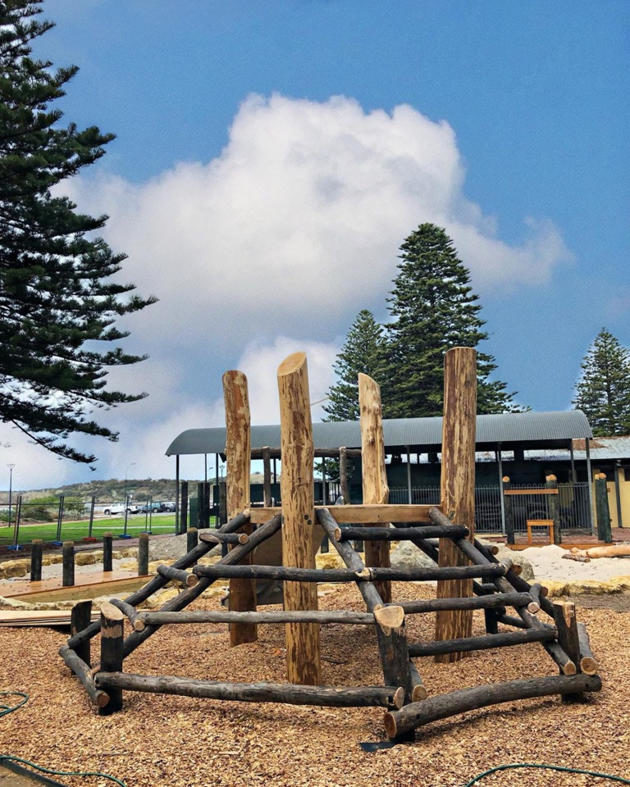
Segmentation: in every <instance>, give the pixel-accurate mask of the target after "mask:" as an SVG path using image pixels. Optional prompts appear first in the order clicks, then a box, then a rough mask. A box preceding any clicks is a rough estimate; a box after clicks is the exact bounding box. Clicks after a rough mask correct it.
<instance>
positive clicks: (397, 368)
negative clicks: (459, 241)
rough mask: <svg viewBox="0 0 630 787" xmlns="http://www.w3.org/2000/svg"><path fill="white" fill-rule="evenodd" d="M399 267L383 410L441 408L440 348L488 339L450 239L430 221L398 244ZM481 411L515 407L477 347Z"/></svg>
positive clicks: (410, 414)
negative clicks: (494, 379) (490, 377)
mask: <svg viewBox="0 0 630 787" xmlns="http://www.w3.org/2000/svg"><path fill="white" fill-rule="evenodd" d="M400 251H401V253H400V255H399V258H400V260H401V261H400V263H399V264H398V274H397V276H396V278H395V280H394V288H393V290H392V292H391V293H390V297H389V298H388V299H387V301H388V304H389V311H390V313H391V316H392V321H391V322H390V323H388V324H387V325H386V330H387V334H388V335H387V369H386V372H385V374H384V375H383V379H384V385H383V387H382V394H383V412H384V415H385V417H387V418H416V417H422V416H432V415H441V414H442V400H443V379H444V354H445V352H446V351H447V350H448V349H449V348H451V347H456V346H460V347H461V346H463V347H475V348H477V347H478V345H479V344H480V342H482V341H484V340H485V339H487V336H488V334H487V333H486V332H485V331H484V330H483V326H484V324H485V322H484V320H482V319H481V317H480V311H481V305H480V304H479V298H478V296H477V295H475V294H474V293H473V291H472V288H471V286H470V274H469V272H468V270H467V268H466V267H465V266H464V264H463V263H462V261H461V260H460V259H459V258H458V256H457V252H456V250H455V248H454V246H453V242H452V241H451V239H450V238H449V237H448V236H447V234H446V233H445V231H444V230H443V229H441V228H440V227H437V226H435V225H434V224H421V225H420V226H419V227H418V229H417V230H415V231H414V232H412V233H411V235H409V237H408V238H407V239H406V240H405V241H404V243H403V244H402V246H401V247H400ZM477 368H478V393H477V409H478V412H479V413H499V412H505V411H507V410H513V409H515V406H514V404H513V402H512V394H509V393H507V392H506V390H505V389H506V385H505V383H503V382H500V381H490V380H489V379H488V377H489V375H490V374H491V373H492V372H493V371H494V370H495V369H496V364H495V362H494V358H493V357H492V356H491V355H488V354H487V353H483V352H478V353H477Z"/></svg>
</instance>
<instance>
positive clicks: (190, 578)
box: [186, 574, 199, 588]
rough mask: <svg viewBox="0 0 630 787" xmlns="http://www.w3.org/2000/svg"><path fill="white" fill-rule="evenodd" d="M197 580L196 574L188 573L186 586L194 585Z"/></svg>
mask: <svg viewBox="0 0 630 787" xmlns="http://www.w3.org/2000/svg"><path fill="white" fill-rule="evenodd" d="M197 582H199V577H198V576H197V575H196V574H189V575H188V576H187V577H186V586H187V587H189V588H192V587H194V586H195V585H196V584H197Z"/></svg>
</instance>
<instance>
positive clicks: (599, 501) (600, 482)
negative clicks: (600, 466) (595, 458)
mask: <svg viewBox="0 0 630 787" xmlns="http://www.w3.org/2000/svg"><path fill="white" fill-rule="evenodd" d="M595 513H596V515H597V538H598V539H599V540H600V541H605V542H606V543H607V544H610V543H612V530H611V528H610V508H609V506H608V488H607V486H606V473H599V474H598V475H597V476H595Z"/></svg>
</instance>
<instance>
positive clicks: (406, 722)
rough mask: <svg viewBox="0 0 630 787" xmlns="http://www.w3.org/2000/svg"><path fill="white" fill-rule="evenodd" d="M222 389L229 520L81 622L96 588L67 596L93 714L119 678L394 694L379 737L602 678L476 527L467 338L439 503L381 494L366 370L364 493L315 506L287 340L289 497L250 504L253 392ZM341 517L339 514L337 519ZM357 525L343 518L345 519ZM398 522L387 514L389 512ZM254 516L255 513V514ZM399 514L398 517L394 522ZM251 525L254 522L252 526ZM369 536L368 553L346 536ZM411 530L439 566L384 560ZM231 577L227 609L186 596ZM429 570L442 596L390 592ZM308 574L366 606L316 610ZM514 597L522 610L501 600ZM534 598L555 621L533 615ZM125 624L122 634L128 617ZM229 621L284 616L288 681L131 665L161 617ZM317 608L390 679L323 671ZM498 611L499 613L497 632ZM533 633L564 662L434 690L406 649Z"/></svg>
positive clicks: (296, 372) (285, 478) (574, 630)
mask: <svg viewBox="0 0 630 787" xmlns="http://www.w3.org/2000/svg"><path fill="white" fill-rule="evenodd" d="M223 385H224V393H225V403H226V423H227V436H226V455H227V464H228V490H227V495H228V513H229V516H230V519H229V521H228V522H227V524H225V525H224V526H223V527H222V528H220V529H219V530H218V531H217V532H216V533H215V534H203V535H201V537H200V538H201V540H200V543H198V544H197V545H196V546H194V547H193V548H192V549H191V550H190V551H189V552H188V553H187V554H186V555H185V556H184V557H182V558H180V559H179V560H177V561H176V562H175V563H174V564H173V565H172V566H160V567H159V568H158V574H157V576H155V577H154V578H153V579H151V581H150V582H148V583H147V584H146V585H145V586H144V587H143V588H141V589H140V590H138V591H137V592H135V593H133V594H131V595H130V596H129V597H128V598H127V599H125V600H124V601H122V600H120V599H117V598H113V599H111V603H106V604H104V605H103V607H102V608H101V617H100V620H98V621H95V622H90V616H91V602H89V601H86V602H81V603H79V604H77V605H76V606H75V607H74V609H73V614H72V635H71V637H70V638H69V640H68V642H67V644H66V645H64V646H63V647H62V648H61V649H60V655H61V656H62V658H63V659H64V661H65V663H66V664H67V665H68V666H69V667H70V668H71V669H72V670H73V672H74V673H75V674H76V676H77V677H78V678H79V680H80V681H81V683H82V684H83V686H84V687H85V689H86V691H87V693H88V695H89V696H90V698H91V699H92V701H93V702H94V704H95V705H96V706H97V707H98V709H99V713H101V714H110V713H113V712H115V711H118V710H120V709H121V708H122V692H123V691H127V690H134V691H145V692H158V693H165V694H179V695H187V696H193V697H207V698H211V699H228V700H241V701H248V702H288V703H295V704H312V705H331V706H346V707H347V706H367V705H372V706H382V707H386V708H387V713H386V715H385V729H386V731H387V734H388V736H389V737H390V738H391V739H394V740H401V739H404V738H406V737H409V736H413V734H414V730H415V729H416V728H417V727H419V726H420V725H422V724H426V723H428V722H430V721H433V720H435V719H441V718H444V717H447V716H451V715H454V714H457V713H461V712H462V711H465V710H470V709H474V708H480V707H484V706H486V705H489V704H493V703H500V702H507V701H512V700H516V699H524V698H529V697H540V696H546V695H550V694H559V695H562V696H563V697H568V698H570V699H571V700H572V701H574V700H575V699H579V698H580V697H581V696H582V695H583V693H584V692H590V691H597V690H599V689H600V688H601V681H600V678H599V676H598V675H597V662H596V661H595V659H594V658H593V655H592V653H591V650H590V646H589V641H588V636H587V633H586V629H585V628H584V626H583V625H582V624H579V623H578V622H577V620H576V617H575V607H574V605H573V604H572V603H570V602H564V603H563V602H560V603H553V604H552V603H551V602H550V601H549V600H548V599H547V598H546V597H545V591H544V588H542V587H541V586H540V585H531V586H530V585H529V584H528V583H527V582H525V581H524V580H523V579H521V577H520V576H519V575H518V573H517V571H516V570H515V567H513V566H512V564H511V562H510V561H504V562H499V561H497V559H496V558H495V556H494V554H493V553H492V551H491V550H489V549H487V548H485V547H484V546H482V545H481V544H480V543H479V542H478V541H476V540H475V538H474V532H473V528H474V468H475V462H474V450H475V409H476V362H475V352H474V350H472V349H470V348H454V349H452V350H449V352H448V353H447V355H446V359H445V382H444V385H445V389H444V390H445V395H444V402H445V404H444V420H443V444H442V479H441V489H442V494H441V504H440V506H427V505H389V504H388V503H387V499H388V488H387V481H386V476H385V457H384V451H383V434H382V420H381V403H380V390H379V387H378V385H377V384H376V383H375V382H374V381H373V380H372V379H371V378H369V377H367V376H366V375H359V396H360V411H361V436H362V472H363V497H364V503H363V505H352V506H346V505H340V506H328V507H324V506H321V507H317V508H316V507H315V506H314V501H313V443H312V425H311V418H310V408H309V391H308V374H307V366H306V358H305V356H304V354H302V353H296V354H294V355H291V356H289V357H288V358H286V359H285V360H284V361H283V363H282V364H281V365H280V367H279V369H278V388H279V393H280V415H281V450H282V478H281V485H282V486H281V491H282V508H271V507H266V508H259V509H251V510H250V509H249V507H248V502H249V501H248V488H249V460H250V441H249V404H248V397H247V382H246V379H245V376H244V375H243V374H242V373H240V372H227V373H226V374H225V375H224V378H223ZM318 525H319V526H321V528H322V532H323V533H325V534H326V535H327V536H328V538H329V539H330V542H331V543H332V544H333V546H334V548H335V549H336V550H337V552H338V554H339V556H340V557H341V559H342V561H343V563H344V565H345V568H334V569H317V568H316V567H315V560H314V548H313V545H314V543H317V538H319V534H317V536H316V535H315V534H314V529H315V528H317V526H318ZM344 525H348V526H347V527H344ZM350 525H351V526H350ZM390 525H391V526H390ZM255 526H256V527H255ZM392 526H393V527H392ZM254 527H255V529H254ZM278 533H279V534H280V536H281V539H282V554H283V565H280V566H275V565H262V564H260V563H252V562H251V561H252V557H253V556H255V555H256V554H257V552H256V550H257V548H258V547H259V545H261V544H264V543H266V542H267V541H268V539H270V538H272V537H273V536H274V534H278ZM352 539H360V540H362V541H364V542H365V545H366V551H365V563H364V562H363V560H362V559H361V557H360V556H359V554H358V553H357V552H356V551H355V550H354V548H353V547H352V545H351V540H352ZM397 540H409V541H411V542H412V543H413V544H415V545H416V546H417V547H418V548H419V549H420V550H421V551H422V552H424V553H425V554H427V555H428V556H430V557H431V558H432V559H433V560H434V561H435V562H436V563H437V566H436V567H430V568H427V567H423V568H392V567H391V566H390V562H389V544H390V542H391V541H397ZM216 543H226V544H228V545H229V546H231V549H230V551H228V553H227V554H226V555H225V556H224V557H223V558H221V560H219V562H218V563H216V564H214V565H210V566H207V565H203V566H202V565H198V561H199V559H200V558H201V557H202V556H203V555H205V554H206V553H207V552H208V551H209V550H210V549H211V548H212V547H213V546H214V545H215V544H216ZM219 579H229V580H230V609H229V611H225V610H221V611H216V610H209V611H208V610H194V611H185V608H186V607H187V606H188V605H189V604H190V603H191V602H193V601H194V600H195V599H197V598H199V596H200V595H201V594H202V593H203V592H204V591H205V590H206V589H207V588H208V587H209V586H210V585H211V584H212V583H213V582H215V581H217V580H219ZM258 579H266V580H269V579H273V580H277V581H281V582H282V583H283V589H284V609H283V610H273V611H257V609H256V594H255V592H254V590H255V586H254V583H255V580H258ZM423 580H437V598H435V599H431V600H422V601H413V600H412V601H409V600H402V601H395V602H393V601H392V595H391V590H392V589H391V582H392V581H397V582H407V581H423ZM170 581H175V582H179V583H181V585H183V588H184V589H183V590H182V591H181V592H180V593H179V594H178V595H177V596H176V597H175V598H173V599H171V600H169V601H168V602H166V603H165V604H164V605H163V607H162V608H161V609H160V610H159V611H156V612H143V611H140V610H138V606H139V605H140V604H141V603H142V602H143V601H145V600H146V599H147V598H148V597H149V596H150V595H152V594H153V593H154V592H155V591H156V590H158V589H159V588H162V587H164V586H165V585H166V584H167V583H168V582H170ZM317 582H340V583H342V582H354V583H356V585H357V588H358V589H359V591H360V593H361V595H362V597H363V600H364V601H365V605H366V608H367V611H366V612H363V613H358V612H351V611H343V610H341V611H334V612H330V611H320V610H318V608H317V585H316V583H317ZM507 607H512V608H513V609H514V610H515V612H516V615H508V614H507V613H506V608H507ZM475 609H483V610H484V614H485V623H486V633H485V634H483V635H478V636H472V612H473V610H475ZM540 610H542V611H543V612H544V613H546V614H547V615H549V616H550V618H551V620H552V623H545V622H542V621H540V620H539V619H538V617H537V613H538V612H539V611H540ZM432 612H435V613H436V630H435V640H433V641H428V642H418V643H415V642H409V641H408V639H407V635H406V630H405V618H406V616H407V615H413V614H426V613H432ZM125 619H127V621H128V622H129V624H130V626H131V628H132V631H131V633H130V634H128V635H127V636H125V634H124V625H123V624H124V621H125ZM208 622H212V623H216V622H227V623H229V625H230V639H231V643H232V644H233V645H237V644H239V643H241V642H247V641H252V640H255V639H256V636H257V629H256V626H257V624H258V623H284V624H285V626H286V629H285V631H286V645H287V647H286V651H287V678H288V681H289V682H288V683H225V682H218V681H211V680H192V679H189V678H184V677H176V676H150V675H136V674H130V673H127V672H125V671H124V670H123V664H124V659H125V657H127V656H128V655H129V654H130V653H131V652H133V651H134V650H135V649H136V648H137V647H138V646H139V645H141V644H142V643H143V642H144V641H145V640H146V639H147V638H148V637H150V636H151V635H153V634H154V633H156V632H158V631H159V629H160V627H161V626H163V625H171V624H183V623H188V624H189V623H198V624H202V623H208ZM326 623H342V624H348V625H373V626H374V627H375V632H376V639H377V645H378V649H379V654H380V660H381V665H382V671H383V676H384V685H382V686H360V687H357V686H354V687H352V688H347V687H330V686H322V685H320V683H321V678H320V652H319V627H320V625H322V624H326ZM499 624H501V625H502V626H503V627H505V628H502V630H501V631H499ZM99 632H100V633H101V650H100V662H99V663H97V664H96V665H94V667H92V666H91V656H90V640H91V639H92V637H94V636H95V635H96V634H98V633H99ZM529 642H540V643H541V645H542V647H543V648H544V649H545V650H546V652H547V653H548V654H549V656H550V657H551V659H552V660H553V661H554V662H555V664H556V665H557V667H558V668H559V670H560V673H561V674H560V675H552V676H549V677H542V678H531V679H524V680H516V681H509V682H506V683H495V684H484V685H483V686H480V687H474V688H466V689H461V690H459V691H455V692H451V693H449V694H445V695H441V696H436V697H431V698H429V697H428V696H427V691H426V689H425V687H424V686H423V684H422V679H421V677H420V673H419V669H418V666H417V665H416V663H415V662H414V661H413V659H414V658H417V657H420V656H423V657H427V656H433V657H435V659H436V660H437V661H455V660H457V659H459V658H461V657H462V656H463V655H464V654H465V653H466V652H468V651H476V650H484V649H487V648H496V647H508V646H512V645H517V644H522V643H529Z"/></svg>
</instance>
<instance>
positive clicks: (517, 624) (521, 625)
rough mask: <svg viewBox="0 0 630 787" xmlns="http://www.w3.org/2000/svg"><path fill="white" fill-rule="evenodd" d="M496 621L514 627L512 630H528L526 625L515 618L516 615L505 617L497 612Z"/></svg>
mask: <svg viewBox="0 0 630 787" xmlns="http://www.w3.org/2000/svg"><path fill="white" fill-rule="evenodd" d="M497 621H498V622H499V623H503V624H504V625H506V626H514V628H517V629H526V628H529V627H528V626H527V624H526V623H524V622H523V621H522V620H521V619H520V618H517V617H516V615H506V614H505V613H501V612H500V611H498V612H497Z"/></svg>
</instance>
